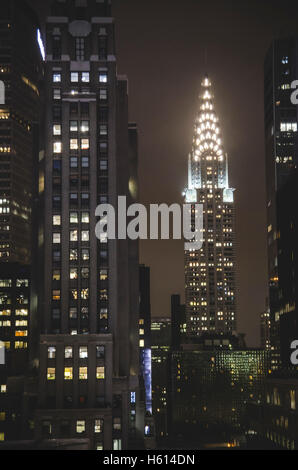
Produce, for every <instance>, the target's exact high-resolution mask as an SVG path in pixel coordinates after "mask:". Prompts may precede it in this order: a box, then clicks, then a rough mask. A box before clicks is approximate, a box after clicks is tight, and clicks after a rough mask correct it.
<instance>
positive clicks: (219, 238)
mask: <svg viewBox="0 0 298 470" xmlns="http://www.w3.org/2000/svg"><path fill="white" fill-rule="evenodd" d="M228 176H229V175H228V160H227V155H226V154H225V153H224V148H223V143H222V138H221V132H220V127H219V123H218V118H217V116H216V114H215V108H214V99H213V92H212V88H211V82H210V80H209V78H208V77H206V78H204V80H203V82H202V88H201V95H200V107H199V112H198V115H197V117H196V121H195V126H194V139H193V147H192V152H191V154H190V156H189V162H188V186H187V189H186V190H185V202H186V203H188V204H192V208H191V216H192V218H193V219H192V224H193V220H194V218H195V210H196V209H195V204H196V203H197V204H202V205H203V233H202V240H203V246H202V248H201V249H200V250H192V249H191V250H187V251H185V302H186V323H187V335H188V336H189V337H195V336H199V335H201V334H202V333H204V332H211V333H218V332H222V333H232V332H233V331H234V330H235V329H236V266H235V261H236V260H235V225H234V218H235V208H234V194H233V192H234V190H233V189H232V188H230V186H229V178H228ZM192 229H194V227H193V226H192Z"/></svg>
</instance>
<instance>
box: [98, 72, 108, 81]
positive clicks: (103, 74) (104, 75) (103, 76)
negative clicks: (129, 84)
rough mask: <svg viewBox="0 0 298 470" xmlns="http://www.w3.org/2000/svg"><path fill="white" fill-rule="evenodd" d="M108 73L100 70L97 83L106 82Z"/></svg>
mask: <svg viewBox="0 0 298 470" xmlns="http://www.w3.org/2000/svg"><path fill="white" fill-rule="evenodd" d="M107 81H108V74H107V73H106V72H100V74H99V83H107Z"/></svg>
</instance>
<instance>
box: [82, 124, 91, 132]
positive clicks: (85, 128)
mask: <svg viewBox="0 0 298 470" xmlns="http://www.w3.org/2000/svg"><path fill="white" fill-rule="evenodd" d="M81 132H89V121H82V122H81Z"/></svg>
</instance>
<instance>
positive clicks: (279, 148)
mask: <svg viewBox="0 0 298 470" xmlns="http://www.w3.org/2000/svg"><path fill="white" fill-rule="evenodd" d="M297 51H298V41H297V39H295V38H288V39H277V40H275V41H274V42H273V43H272V45H271V47H270V49H269V51H268V53H267V55H266V58H265V65H264V107H265V153H266V197H267V200H266V203H267V250H268V286H269V309H270V336H271V339H270V341H271V349H272V368H273V369H277V368H278V367H279V365H280V353H279V348H280V344H279V317H280V313H281V312H280V302H279V282H278V281H279V273H278V240H279V237H280V229H279V226H278V211H279V210H283V209H281V208H279V209H278V207H277V194H278V191H279V190H280V189H281V188H282V187H283V186H284V185H285V183H287V181H288V178H289V177H290V175H291V174H292V172H293V171H294V169H295V167H297V160H298V154H297V135H298V134H297V106H296V105H294V104H292V103H291V93H292V90H291V83H292V81H294V80H296V78H297V72H298V70H297V65H298V59H297V57H298V55H297Z"/></svg>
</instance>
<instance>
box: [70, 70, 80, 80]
mask: <svg viewBox="0 0 298 470" xmlns="http://www.w3.org/2000/svg"><path fill="white" fill-rule="evenodd" d="M70 81H71V83H78V81H79V74H78V72H71V74H70Z"/></svg>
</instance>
